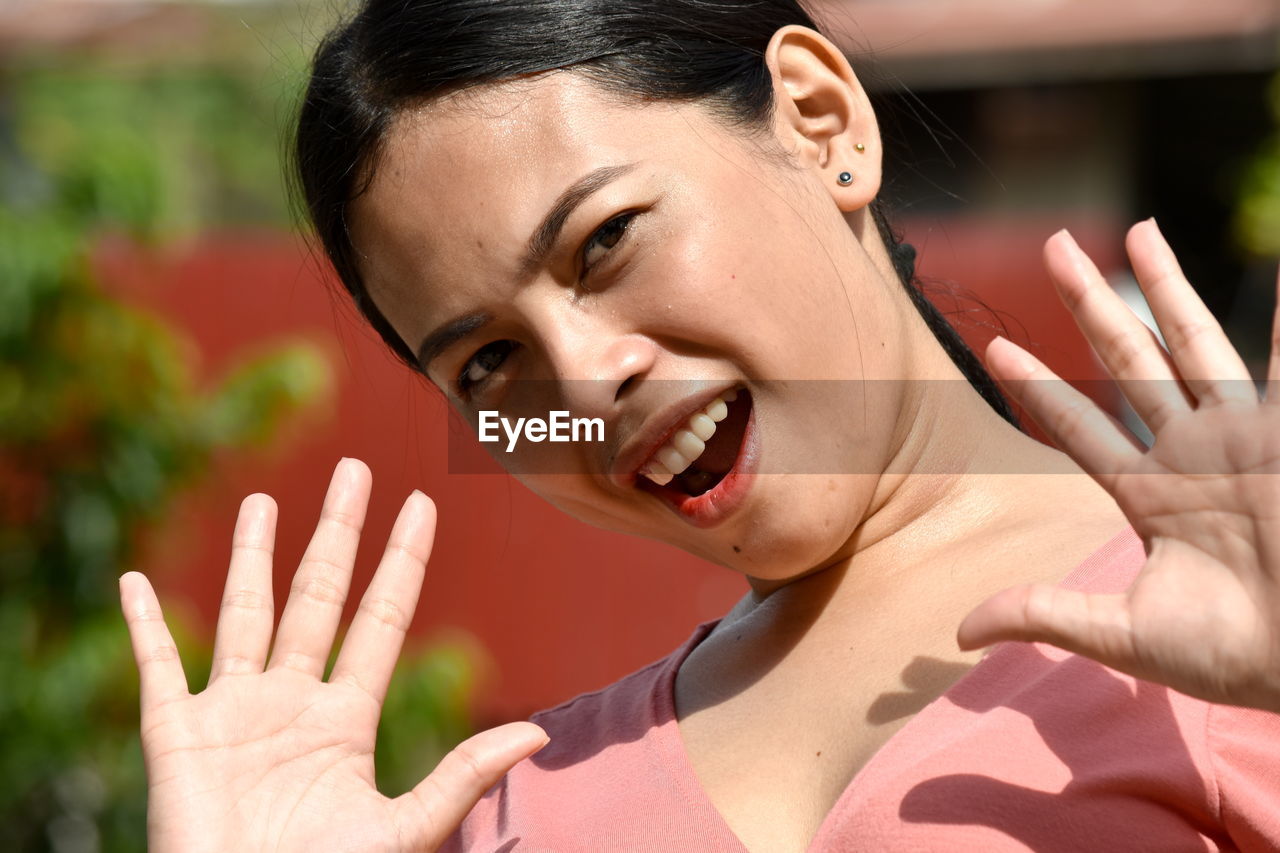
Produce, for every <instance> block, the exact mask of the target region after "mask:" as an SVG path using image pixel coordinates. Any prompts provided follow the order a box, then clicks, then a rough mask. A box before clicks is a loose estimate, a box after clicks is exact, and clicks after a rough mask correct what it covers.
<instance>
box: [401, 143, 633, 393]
mask: <svg viewBox="0 0 1280 853" xmlns="http://www.w3.org/2000/svg"><path fill="white" fill-rule="evenodd" d="M635 167H636V164H635V163H624V164H621V165H618V166H601V167H599V168H597V169H593V170H591V171H590V172H588V173H587V174H585V175H583V176H582V177H581V178H579V179H578V180H576V181H574V182H573V183H572V184H570V185H569V187H567V188H566V189H565V191H564V192H562V193H560V196H559V197H558V198H557V199H556V200H555V203H554V204H552V205H551V209H550V210H548V211H547V215H546V216H544V217H543V218H542V221H541V222H540V223H538V227H537V228H535V229H534V231H533V234H532V236H530V237H529V243H528V245H527V246H526V247H525V252H524V256H523V257H522V258H521V259H520V275H521V277H522V278H526V277H528V276H529V274H530V273H532V272H533V271H534V270H535V269H537V268H538V267H539V266H541V265H542V264H543V262H544V261H545V260H546V257H547V255H548V254H549V253H550V252H551V248H552V247H553V246H555V244H556V240H558V239H559V238H560V232H561V231H562V230H563V229H564V224H565V222H567V221H568V220H569V217H570V216H571V215H573V212H574V211H575V210H577V209H578V205H580V204H582V203H583V202H584V201H586V200H587V199H588V198H590V197H591V196H592V195H593V194H595V193H596V192H598V191H599V190H601V189H602V188H604V187H605V186H607V185H608V184H610V183H612V182H613V181H616V180H617V179H618V178H620V177H622V176H623V175H625V174H627V173H628V172H630V171H631V170H632V169H634V168H635ZM491 319H493V317H492V315H491V314H488V313H486V312H476V313H473V314H466V315H464V316H462V317H458V318H457V319H454V320H450V321H449V322H447V323H445V324H444V325H442V326H440V327H438V328H437V329H436V330H435V331H433V332H431V334H429V335H427V337H426V338H425V339H424V340H423V341H422V343H421V344H420V345H419V346H418V364H419V365H420V366H421V367H422V369H423V370H424V371H425V370H426V369H427V366H428V365H429V364H430V363H431V361H432V360H433V359H434V358H435V357H436V356H438V355H440V353H442V352H444V351H445V350H446V349H448V348H449V347H451V346H453V345H454V344H455V343H456V342H457V341H459V340H461V339H462V338H465V337H466V336H467V335H469V334H471V333H472V332H474V331H475V330H476V329H479V328H480V327H481V326H483V325H484V324H485V323H488V322H489V321H490V320H491Z"/></svg>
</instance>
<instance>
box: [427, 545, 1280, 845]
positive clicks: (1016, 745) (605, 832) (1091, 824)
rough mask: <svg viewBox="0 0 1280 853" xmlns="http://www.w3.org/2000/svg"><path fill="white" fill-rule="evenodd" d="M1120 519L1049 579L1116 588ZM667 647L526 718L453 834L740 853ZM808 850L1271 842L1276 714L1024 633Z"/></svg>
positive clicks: (849, 799)
mask: <svg viewBox="0 0 1280 853" xmlns="http://www.w3.org/2000/svg"><path fill="white" fill-rule="evenodd" d="M1144 559H1145V557H1144V554H1143V550H1142V543H1141V541H1140V540H1139V539H1138V537H1137V536H1136V535H1135V534H1134V532H1133V531H1132V530H1131V529H1126V530H1125V531H1123V532H1122V533H1120V534H1119V535H1117V536H1116V537H1115V538H1113V539H1112V540H1111V541H1110V542H1108V543H1107V544H1106V545H1104V546H1103V547H1102V548H1100V549H1099V550H1098V551H1097V552H1095V553H1094V554H1092V555H1091V556H1090V557H1089V558H1088V559H1087V560H1085V561H1084V563H1082V564H1081V565H1080V566H1078V567H1077V568H1076V569H1075V571H1073V572H1072V573H1071V574H1070V575H1069V576H1068V577H1067V578H1066V579H1065V580H1063V581H1062V583H1061V585H1062V586H1064V587H1068V588H1074V589H1083V590H1088V591H1092V592H1118V591H1122V590H1124V589H1125V588H1127V587H1128V585H1129V582H1130V581H1131V580H1132V578H1133V577H1134V576H1135V575H1136V574H1137V571H1138V569H1139V568H1140V567H1141V565H1142V563H1143V561H1144ZM713 626H714V623H706V624H703V625H700V626H698V628H697V630H696V631H694V633H693V636H692V637H690V638H689V640H688V641H687V642H685V644H684V645H683V646H681V647H680V648H679V649H677V650H676V651H675V652H673V653H672V654H671V655H669V656H668V657H666V658H664V659H663V660H660V661H657V662H656V663H653V664H651V665H649V666H647V667H645V668H644V669H642V670H640V671H638V672H635V673H633V674H631V675H629V676H627V677H626V678H624V679H622V680H621V681H619V682H617V683H616V684H613V685H611V686H609V687H606V688H604V689H603V690H600V691H597V692H595V693H587V694H584V695H582V696H579V697H577V698H576V699H573V700H571V701H569V702H566V703H565V704H563V705H560V706H559V707H557V708H553V709H551V710H549V711H543V712H541V713H539V714H536V715H534V717H533V719H534V721H535V722H537V723H538V724H539V725H541V726H542V727H543V728H545V729H546V731H547V733H548V734H549V735H550V736H551V743H549V744H548V745H547V746H546V747H544V748H543V750H542V751H541V752H539V753H538V754H537V755H535V756H534V757H533V758H532V759H530V760H528V761H524V762H521V763H520V765H518V766H517V767H515V768H514V769H513V770H512V771H511V772H510V773H508V774H507V777H506V778H505V779H504V780H503V781H502V782H500V783H499V784H498V785H496V786H494V788H493V789H492V790H490V791H489V792H488V794H486V795H485V797H484V799H483V800H481V801H480V803H479V804H478V805H477V806H476V808H475V809H474V810H473V811H472V813H471V815H470V816H469V817H468V818H467V820H466V822H465V823H464V824H463V826H462V828H461V829H460V830H459V832H458V834H457V835H455V836H454V838H453V839H452V845H453V849H455V850H456V849H463V850H484V851H491V850H501V851H503V853H507V851H522V850H529V851H533V850H539V851H548V850H550V851H575V850H591V851H704V850H708V851H709V850H725V851H744V850H745V848H744V847H743V845H742V843H741V842H740V841H739V840H738V839H737V837H736V836H735V835H734V834H733V832H732V830H730V829H729V827H728V825H727V824H726V823H725V822H724V820H723V819H722V818H721V817H720V815H719V813H718V812H717V811H716V809H715V807H714V806H713V805H712V804H711V802H710V800H708V798H707V796H706V794H705V793H704V792H703V790H702V788H701V787H700V786H699V784H698V780H697V777H696V776H695V775H694V772H693V769H692V767H691V765H690V764H689V760H688V757H687V755H686V754H685V751H684V746H683V743H682V741H681V739H680V731H679V728H678V726H677V724H676V718H675V709H674V703H673V699H672V696H673V693H672V688H673V686H674V681H675V674H676V671H677V670H678V669H679V667H680V663H681V662H682V661H683V660H684V658H685V656H686V655H688V654H689V652H690V651H691V650H692V649H693V647H694V646H696V645H697V644H698V642H699V641H700V640H701V639H702V638H703V637H705V636H706V635H707V633H708V632H709V631H710V630H711V628H712V627H713ZM810 849H811V850H815V851H816V850H859V851H861V850H865V851H897V850H911V851H948V853H950V851H957V850H965V851H968V850H977V851H984V853H997V852H1000V853H1002V851H1015V850H1016V851H1027V850H1033V851H1037V853H1046V851H1095V850H1096V851H1103V850H1106V851H1138V850H1149V851H1161V852H1162V853H1168V852H1169V851H1184V850H1237V849H1238V850H1246V851H1261V850H1273V851H1276V850H1280V715H1276V714H1270V713H1266V712H1262V711H1249V710H1243V709H1239V708H1232V707H1227V706H1221V705H1212V704H1209V703H1206V702H1202V701H1200V700H1198V699H1191V698H1189V697H1186V696H1183V695H1182V694H1179V693H1176V692H1174V691H1172V690H1169V689H1167V688H1164V687H1160V686H1157V685H1154V684H1151V683H1148V682H1144V681H1138V680H1137V679H1134V678H1131V677H1129V676H1127V675H1122V674H1120V673H1117V672H1115V671H1114V670H1111V669H1108V668H1106V667H1104V666H1102V665H1101V664H1099V663H1096V662H1094V661H1091V660H1089V659H1087V658H1083V657H1079V656H1077V655H1073V654H1069V653H1067V652H1064V651H1061V650H1059V649H1056V648H1053V647H1051V646H1046V645H1041V644H1022V643H1002V644H1000V645H997V646H996V647H995V648H994V649H993V650H992V651H991V652H990V653H989V654H988V655H987V656H986V657H984V658H983V659H982V660H981V661H980V662H979V663H978V664H977V665H976V666H975V667H973V668H972V669H971V670H969V672H967V673H966V674H965V675H964V676H963V677H962V678H961V679H960V680H959V681H958V682H956V683H955V684H954V685H952V686H951V688H950V689H949V690H947V691H946V693H944V694H943V695H942V696H941V697H939V698H938V699H936V700H935V701H933V702H932V703H930V704H929V705H928V706H926V707H925V708H924V709H923V710H922V711H920V712H919V713H918V714H917V715H916V716H915V717H914V718H912V719H911V720H909V721H908V722H907V723H906V724H905V725H904V726H903V727H902V728H901V729H899V730H898V732H896V733H895V734H894V735H893V737H891V738H890V739H889V740H888V741H887V742H886V743H885V744H884V746H882V747H881V749H880V750H879V752H877V753H876V754H875V755H874V756H873V757H872V759H871V760H870V761H869V762H868V763H867V764H866V765H865V766H864V767H863V768H862V769H861V770H860V771H859V772H858V774H857V775H856V776H854V778H853V780H852V781H851V782H850V783H849V785H848V787H847V788H846V789H845V791H844V793H843V794H842V795H841V796H840V798H839V800H838V801H837V802H836V804H835V806H834V807H833V808H832V809H831V811H830V812H829V813H828V814H827V817H826V819H825V820H824V822H823V824H822V826H821V827H820V828H819V830H818V833H817V835H816V836H815V837H814V839H813V843H812V845H811V847H810Z"/></svg>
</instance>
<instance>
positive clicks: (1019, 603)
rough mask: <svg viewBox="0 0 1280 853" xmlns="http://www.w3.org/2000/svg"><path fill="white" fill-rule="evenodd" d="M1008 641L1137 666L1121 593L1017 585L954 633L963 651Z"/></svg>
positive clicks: (991, 600)
mask: <svg viewBox="0 0 1280 853" xmlns="http://www.w3.org/2000/svg"><path fill="white" fill-rule="evenodd" d="M1006 640H1014V641H1019V642H1027V643H1031V642H1038V643H1048V644H1049V645H1052V646H1057V647H1058V648H1060V649H1065V650H1067V651H1069V652H1074V653H1075V654H1079V655H1084V656H1085V657H1088V658H1092V659H1093V660H1096V661H1098V662H1100V663H1103V664H1105V665H1107V666H1109V667H1111V668H1112V669H1116V670H1119V671H1121V672H1132V671H1133V670H1134V669H1135V665H1136V658H1135V655H1134V649H1133V634H1132V631H1131V630H1130V622H1129V610H1128V604H1127V598H1126V596H1125V595H1123V594H1115V595H1110V594H1106V595H1104V594H1098V593H1084V592H1078V591H1076V590H1069V589H1063V588H1062V587H1057V586H1052V585H1049V584H1028V585H1024V586H1016V587H1012V588H1010V589H1006V590H1003V591H1001V592H998V593H996V594H995V595H993V596H992V597H991V598H988V599H987V600H986V601H984V602H982V603H981V604H979V605H978V606H977V607H975V608H974V609H973V610H972V611H971V612H970V613H969V615H967V616H965V618H964V620H963V621H961V623H960V627H959V628H958V629H957V630H956V643H957V644H958V645H959V646H960V648H961V649H964V650H969V649H977V648H982V647H983V646H989V645H991V644H992V643H998V642H1002V641H1006Z"/></svg>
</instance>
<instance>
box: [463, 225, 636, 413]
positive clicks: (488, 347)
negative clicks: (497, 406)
mask: <svg viewBox="0 0 1280 853" xmlns="http://www.w3.org/2000/svg"><path fill="white" fill-rule="evenodd" d="M637 214H638V212H637V211H630V212H627V213H620V214H618V215H617V216H615V217H613V218H612V219H610V220H609V221H608V222H606V223H604V224H603V225H601V226H600V227H599V228H597V229H596V230H595V231H594V232H592V234H591V236H590V237H588V238H587V242H586V243H584V244H583V246H582V252H581V253H580V256H579V263H578V268H579V270H580V271H581V272H580V273H579V275H580V276H581V277H582V278H584V279H585V278H586V277H587V274H588V273H590V272H591V270H592V268H594V267H595V266H596V265H597V264H598V263H599V261H596V262H595V263H592V264H588V263H587V253H588V251H590V249H591V247H592V246H593V245H594V244H595V242H596V240H597V239H598V238H599V237H601V236H602V235H604V234H606V233H608V232H609V231H610V229H612V228H613V227H614V226H615V225H617V224H618V223H622V226H621V228H620V229H619V230H618V239H617V242H615V243H614V244H613V245H612V246H608V247H606V249H605V254H606V255H607V254H608V253H609V252H611V251H613V250H614V249H615V248H617V246H618V243H621V242H622V241H623V240H624V239H626V235H627V228H628V226H629V225H630V224H631V220H633V219H635V218H636V216H637ZM515 347H516V343H515V341H507V340H503V341H494V342H493V343H490V344H485V345H484V346H482V347H481V348H480V349H478V350H476V352H475V355H473V356H471V358H469V359H467V363H466V364H464V365H463V366H462V370H461V371H459V372H458V378H457V380H456V384H457V386H458V394H459V395H460V396H462V397H469V396H470V395H471V393H472V392H473V391H474V390H475V388H476V386H478V385H483V384H484V382H485V381H486V380H487V379H488V378H489V377H490V376H491V375H492V374H493V371H495V370H497V369H498V368H499V367H501V366H502V362H503V361H505V360H506V356H507V355H509V354H510V353H511V351H512V350H514V349H515ZM495 348H498V349H499V350H501V356H502V358H501V360H500V361H498V362H497V363H496V364H494V365H492V366H491V367H490V368H488V370H489V372H488V373H486V374H485V375H484V376H482V377H480V378H479V379H470V378H468V374H469V373H470V372H471V368H472V367H473V366H474V365H475V364H476V363H477V362H478V361H480V359H481V358H482V357H483V356H484V355H485V353H487V352H492V351H493V350H494V349H495Z"/></svg>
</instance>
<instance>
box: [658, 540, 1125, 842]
mask: <svg viewBox="0 0 1280 853" xmlns="http://www.w3.org/2000/svg"><path fill="white" fill-rule="evenodd" d="M1135 542H1136V543H1137V545H1138V547H1139V548H1141V547H1142V543H1141V540H1140V539H1139V538H1138V536H1137V534H1136V533H1135V532H1134V530H1133V528H1132V527H1130V526H1128V525H1126V526H1125V527H1124V529H1122V530H1121V531H1120V532H1119V533H1117V534H1115V535H1114V536H1112V537H1111V538H1110V539H1108V540H1107V541H1106V542H1105V543H1104V544H1103V545H1102V546H1101V547H1099V548H1098V549H1097V550H1095V551H1094V552H1093V553H1091V554H1090V555H1089V556H1087V557H1085V559H1084V560H1083V561H1081V562H1080V563H1079V564H1078V565H1077V566H1076V567H1075V568H1074V569H1073V570H1072V571H1071V572H1070V573H1069V574H1068V575H1067V576H1066V577H1064V578H1063V579H1062V580H1060V581H1059V582H1058V583H1057V584H1056V586H1059V587H1062V588H1065V589H1083V590H1089V591H1092V590H1091V589H1090V588H1091V587H1092V586H1093V585H1094V582H1095V581H1096V580H1098V578H1097V571H1098V569H1099V568H1101V567H1103V566H1105V565H1108V564H1109V562H1110V560H1111V558H1113V557H1115V556H1116V555H1118V554H1120V553H1123V552H1125V551H1126V550H1128V549H1129V548H1131V547H1133V545H1134V543H1135ZM1125 586H1126V587H1127V583H1126V585H1125ZM719 622H720V620H719V619H715V620H712V621H709V622H703V623H702V624H700V625H698V627H697V628H695V629H694V632H693V634H692V636H690V637H689V639H688V640H686V641H685V644H684V645H683V646H682V647H681V648H679V649H677V650H676V651H675V652H674V653H673V654H672V655H671V657H670V658H668V662H667V666H666V667H665V668H664V670H663V672H662V674H661V676H660V677H659V678H658V679H657V681H656V683H655V684H654V695H653V711H654V713H655V718H656V720H658V721H660V723H661V724H662V728H663V729H666V733H665V736H660V737H659V738H658V742H659V748H660V750H661V751H662V753H663V756H662V757H663V759H664V762H665V764H666V766H667V768H668V770H669V772H670V773H671V775H672V777H673V779H674V781H675V782H676V784H677V785H679V786H680V787H681V788H682V789H683V793H684V794H685V796H686V797H689V798H690V800H689V801H690V802H693V803H696V805H697V806H698V808H699V810H700V811H703V812H705V813H707V814H708V815H709V816H712V820H714V821H715V823H716V830H717V834H719V835H723V836H725V837H728V838H732V839H733V840H734V842H736V844H737V845H738V849H739V850H740V851H742V853H749V848H748V847H747V846H746V845H745V844H743V843H742V839H740V838H738V836H737V834H736V833H735V832H734V831H733V828H732V827H731V826H729V822H728V821H726V820H725V819H724V815H723V814H721V812H720V810H719V809H718V808H716V805H715V803H713V802H712V801H711V797H710V796H708V795H707V792H706V789H705V788H703V787H702V784H701V782H699V781H698V775H697V773H696V772H695V771H694V769H693V762H692V761H691V760H690V758H689V752H688V750H687V748H686V746H685V741H684V736H683V735H682V734H681V732H680V723H679V720H678V719H677V717H676V702H675V685H676V675H677V673H679V671H680V667H681V666H682V665H683V664H684V661H685V659H686V658H688V657H689V655H690V654H691V653H692V652H693V650H694V649H695V648H697V647H698V645H699V644H700V643H701V642H702V641H703V640H704V639H706V637H707V635H708V634H710V633H711V631H712V629H713V628H715V626H716V625H717V624H718V623H719ZM1023 645H1024V644H1022V643H1012V642H1002V643H997V644H996V645H994V646H992V647H991V649H990V650H989V651H988V652H987V654H985V655H984V656H983V657H982V658H981V659H980V660H979V661H977V663H975V664H974V665H973V666H972V667H970V668H969V669H968V671H966V672H965V673H964V674H963V675H961V676H960V678H959V679H957V680H956V681H955V682H954V683H952V684H951V686H950V687H948V688H947V689H946V690H944V691H943V692H942V693H941V694H940V695H939V696H938V697H936V698H935V699H934V700H933V701H931V702H929V704H927V705H925V706H924V707H923V708H921V709H920V710H919V711H918V712H916V713H915V714H914V715H913V716H912V717H911V719H909V720H907V721H906V723H904V724H903V725H902V726H901V727H899V729H898V730H897V731H895V732H894V733H893V734H891V735H890V736H889V737H888V739H886V740H885V742H884V743H882V744H881V745H880V748H879V749H877V750H876V751H875V752H874V753H872V755H871V757H870V758H868V759H867V760H866V761H865V762H864V763H863V764H862V766H861V767H859V768H858V770H857V772H855V773H854V774H853V777H852V778H851V779H850V780H849V783H848V784H847V785H846V786H845V787H844V789H843V790H842V791H841V792H840V796H838V797H837V798H836V800H835V802H834V803H832V805H831V808H830V809H829V810H828V811H827V813H826V814H825V815H823V817H822V821H821V822H820V823H819V824H818V829H817V831H816V832H814V834H813V838H811V839H810V841H809V844H808V846H807V847H806V848H805V850H806V853H817V851H820V850H822V846H821V845H822V844H823V843H824V839H825V837H826V836H827V835H829V834H830V833H831V832H832V831H833V830H832V827H831V821H832V820H833V819H835V818H836V817H838V816H839V815H840V814H841V813H843V812H844V810H845V807H846V804H847V803H848V802H849V801H850V799H852V797H853V796H854V795H855V794H856V793H857V791H858V790H859V789H860V788H861V787H863V784H864V780H865V779H867V778H868V777H869V776H870V775H872V774H873V773H874V772H875V770H876V769H877V768H878V767H879V765H881V764H883V763H884V762H885V761H886V760H888V759H887V758H886V756H890V757H891V756H892V754H893V753H894V752H896V751H897V750H898V749H899V748H900V747H901V745H902V744H903V743H904V742H905V741H907V740H909V739H910V738H911V737H912V736H913V735H914V733H915V731H916V730H917V729H919V728H920V726H921V725H923V724H922V723H921V720H922V719H923V720H925V721H926V722H927V721H928V719H931V718H932V717H933V716H934V715H936V714H938V713H940V712H941V709H942V708H943V706H944V704H945V703H948V702H950V701H951V698H952V697H953V696H955V694H956V693H957V692H958V691H960V690H965V689H968V687H969V686H970V685H971V683H972V682H973V681H974V680H975V678H978V677H981V676H982V675H983V674H984V673H986V672H988V671H989V670H990V669H991V668H992V666H993V663H992V662H993V661H996V660H1003V659H1004V658H1005V657H1006V656H1008V655H1009V654H1013V653H1016V651H1017V650H1019V649H1020V648H1022V647H1023Z"/></svg>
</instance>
